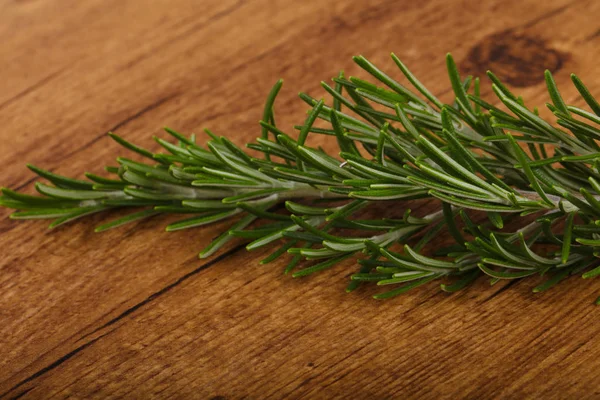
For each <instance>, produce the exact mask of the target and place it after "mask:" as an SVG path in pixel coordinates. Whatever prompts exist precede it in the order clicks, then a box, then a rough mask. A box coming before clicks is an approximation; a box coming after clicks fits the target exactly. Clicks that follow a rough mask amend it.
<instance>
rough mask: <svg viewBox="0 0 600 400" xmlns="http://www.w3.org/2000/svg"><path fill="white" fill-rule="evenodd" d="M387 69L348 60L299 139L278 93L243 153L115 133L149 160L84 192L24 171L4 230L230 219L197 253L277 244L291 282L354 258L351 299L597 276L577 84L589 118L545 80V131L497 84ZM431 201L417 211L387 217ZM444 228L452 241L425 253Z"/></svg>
mask: <svg viewBox="0 0 600 400" xmlns="http://www.w3.org/2000/svg"><path fill="white" fill-rule="evenodd" d="M392 59H393V61H394V63H395V64H396V67H397V69H394V70H393V71H391V73H390V74H388V73H386V72H383V71H382V70H380V69H378V68H377V67H376V66H375V65H373V64H372V63H371V62H369V61H368V60H367V59H366V58H364V57H355V59H354V60H355V62H356V63H357V64H358V65H359V66H360V67H361V68H362V69H363V70H364V71H365V72H366V73H367V74H368V75H369V77H370V79H369V80H363V79H359V78H354V77H350V78H346V77H344V75H343V74H342V73H340V74H339V76H337V77H336V78H334V79H333V83H332V84H327V83H322V86H323V88H324V89H325V91H326V92H327V94H328V95H327V97H328V98H330V99H331V100H330V101H327V103H326V102H325V101H324V100H317V99H314V98H312V97H310V96H309V95H307V94H304V93H302V94H300V98H301V99H302V100H303V101H305V102H306V103H308V104H309V106H310V107H311V109H310V110H309V112H308V114H307V118H306V120H305V121H304V123H303V124H302V125H300V126H297V127H295V128H296V129H297V130H298V131H299V133H297V134H294V135H290V134H287V133H284V132H283V131H282V130H281V127H278V126H276V123H275V118H274V114H273V104H274V101H275V98H276V96H277V93H278V92H279V90H280V88H281V81H279V82H277V84H276V85H275V86H274V87H273V89H272V90H271V92H270V94H269V96H268V99H267V102H266V105H265V109H264V115H263V118H262V121H260V125H261V128H262V135H261V137H259V138H258V139H257V140H256V141H255V142H254V143H251V144H248V145H247V147H248V148H250V149H252V151H251V152H250V154H249V153H248V152H246V151H244V150H242V149H241V148H239V147H237V146H236V145H234V144H233V143H232V142H231V141H230V140H228V139H227V138H224V137H219V136H215V135H214V134H212V133H211V132H208V131H207V134H208V135H209V136H210V140H209V141H208V143H207V144H206V146H201V145H199V144H197V143H196V140H195V137H194V135H192V136H189V137H188V136H184V135H182V134H180V133H178V132H176V131H174V130H172V129H166V132H167V133H168V134H170V135H171V136H172V137H174V138H175V140H176V142H175V143H172V142H169V141H166V140H163V139H160V138H156V141H157V142H158V143H159V144H160V145H161V146H162V148H163V150H164V152H162V153H152V152H150V151H148V150H146V149H144V148H142V147H138V146H136V145H134V144H132V143H129V142H128V141H126V140H125V139H123V138H121V137H119V136H117V135H114V134H111V137H112V138H113V139H114V140H116V141H117V142H119V143H120V144H121V145H123V147H125V148H127V149H129V150H131V151H133V152H135V153H138V154H139V155H141V156H143V157H144V158H145V161H144V162H138V161H133V160H130V159H127V158H118V159H117V161H118V165H116V166H109V167H106V172H107V173H108V174H110V176H109V177H104V176H98V175H94V174H89V173H88V174H86V177H87V180H79V179H71V178H68V177H64V176H59V175H56V174H54V173H52V172H49V171H46V170H43V169H40V168H37V167H34V166H29V168H30V169H31V170H33V171H34V172H35V173H36V174H38V175H39V176H40V177H42V178H45V179H46V180H47V181H49V184H46V183H41V182H37V183H36V189H37V191H38V192H39V193H40V195H39V196H31V195H27V194H22V193H18V192H15V191H12V190H10V189H6V188H4V189H2V193H3V195H2V196H1V197H0V206H4V207H8V208H13V209H16V210H17V211H16V212H14V213H13V214H12V215H11V217H12V218H14V219H37V218H48V219H54V221H53V222H52V224H51V225H50V226H51V227H56V226H59V225H61V224H64V223H67V222H71V221H73V220H76V219H78V218H80V217H83V216H86V215H90V214H94V213H99V212H104V211H107V210H110V209H114V208H130V209H132V213H130V214H128V215H127V216H125V217H122V218H119V219H116V220H113V221H110V222H108V223H106V224H104V225H101V226H99V227H98V228H97V229H96V231H104V230H107V229H111V228H115V227H118V226H121V225H123V224H126V223H129V222H133V221H138V220H141V219H144V218H149V217H152V216H155V215H157V214H164V213H174V214H182V215H184V217H183V219H181V220H180V221H178V222H175V223H172V224H170V225H168V226H167V230H168V231H175V230H180V229H188V228H194V227H198V226H201V225H206V224H210V223H213V222H217V221H223V220H226V219H227V220H231V223H230V226H229V227H228V228H227V230H225V231H224V232H223V233H222V234H221V235H220V236H219V237H218V238H217V239H215V240H214V241H213V242H212V243H211V244H210V245H209V246H208V247H207V248H206V249H204V250H203V251H202V252H201V253H200V257H209V256H211V255H212V254H214V253H215V252H216V251H218V250H219V249H220V248H221V247H223V246H224V245H225V244H226V243H227V242H229V241H230V240H232V239H235V238H241V239H243V240H245V241H247V243H248V244H247V249H248V250H254V249H258V248H261V247H263V246H267V245H271V246H273V247H274V251H273V252H272V253H271V254H270V255H269V256H267V257H266V258H265V259H264V260H262V263H269V262H272V261H274V260H276V259H279V258H282V257H287V261H288V263H287V266H286V267H285V272H286V273H292V275H293V276H294V277H302V276H306V275H309V274H312V273H314V272H317V271H321V270H325V269H328V268H331V267H332V266H334V265H336V264H338V263H341V262H342V261H343V260H346V259H348V258H352V259H353V260H354V261H353V262H352V263H350V262H346V263H344V265H352V268H354V271H355V273H354V274H353V275H352V277H351V282H350V285H349V286H348V289H347V290H348V291H352V290H354V289H355V288H357V287H358V286H359V285H360V284H362V283H375V284H377V285H380V286H382V289H384V290H382V291H381V292H380V293H379V294H377V295H376V296H375V297H376V298H378V299H384V298H388V297H392V296H395V295H398V294H401V293H404V292H406V291H408V290H410V289H413V288H416V287H418V286H421V285H424V284H426V283H428V282H430V281H433V280H439V281H441V282H443V283H442V284H441V288H442V290H445V291H448V292H453V291H456V290H459V289H461V288H463V287H465V286H467V285H468V284H469V283H471V282H473V281H474V280H475V279H477V278H478V277H479V276H482V275H487V276H488V277H490V278H491V281H492V283H495V282H497V281H499V280H501V279H522V278H525V277H535V276H543V277H544V278H542V279H540V278H535V279H539V280H540V284H539V286H537V287H536V288H535V289H534V291H536V292H540V291H544V290H547V289H549V288H551V287H552V286H554V285H555V284H557V283H558V282H560V281H561V280H562V279H564V278H566V277H568V276H570V275H575V274H578V275H582V276H583V277H584V278H591V277H594V276H596V275H600V266H599V265H600V262H599V261H600V260H599V257H600V146H599V144H598V142H597V140H598V139H600V104H599V103H598V102H597V101H596V100H595V99H594V98H593V97H592V96H591V94H590V93H589V91H588V90H587V89H586V87H585V86H584V85H583V83H582V82H581V80H580V79H579V78H577V77H576V76H575V75H572V81H573V84H574V85H575V88H576V89H577V91H578V92H579V93H580V94H581V97H582V99H583V101H585V103H587V105H588V106H589V109H590V110H591V111H588V110H584V109H582V108H579V107H575V106H571V105H567V104H565V102H564V101H563V98H562V97H561V95H560V93H559V91H558V89H557V87H556V84H555V82H554V79H553V78H552V75H551V74H550V72H549V71H546V75H545V77H546V84H547V87H548V92H549V95H550V99H551V101H552V103H550V104H548V105H547V106H548V108H549V109H550V111H551V112H552V113H553V114H554V116H555V117H556V124H555V125H553V124H550V123H548V122H546V121H545V120H543V119H542V118H540V117H539V115H538V112H537V109H535V108H533V109H530V108H529V107H528V106H527V105H526V104H525V102H524V101H523V99H522V98H521V97H519V96H517V95H515V94H513V93H512V92H511V91H510V90H509V89H508V88H507V87H506V86H505V85H503V84H502V82H500V80H499V79H498V78H497V77H496V76H495V75H494V74H492V73H488V78H489V79H490V81H491V84H492V88H493V91H494V93H495V95H496V96H497V100H499V101H494V103H495V104H498V105H499V106H498V107H497V106H494V105H492V104H491V103H489V102H487V101H485V100H483V99H482V98H481V97H480V81H479V79H478V78H475V79H472V78H471V77H466V78H461V76H460V75H459V73H458V71H457V68H456V65H455V63H454V61H453V59H452V57H451V56H450V55H448V56H447V67H448V73H449V77H450V84H451V85H452V89H453V91H454V101H453V102H452V103H451V104H444V103H442V102H441V101H440V100H439V99H438V98H436V96H434V95H433V94H432V93H431V92H430V91H429V90H427V89H426V88H425V86H423V85H422V84H421V82H420V81H419V80H417V78H416V77H415V76H414V75H413V74H412V73H411V72H410V71H409V70H408V69H407V68H406V66H405V65H404V64H403V63H402V62H401V61H400V60H399V59H398V58H397V57H396V56H395V55H393V54H392ZM392 75H395V76H401V75H403V80H404V81H406V82H407V83H405V84H402V83H400V82H399V81H397V80H396V79H395V78H392ZM309 135H329V136H332V137H333V140H336V141H337V145H338V148H339V151H336V152H335V153H334V154H328V153H326V152H325V151H324V150H323V149H321V148H313V147H310V146H308V145H307V144H306V139H307V137H308V136H309ZM258 153H260V154H262V156H261V157H255V156H256V155H257V154H258ZM427 199H429V200H430V201H431V205H430V206H428V207H426V208H427V209H429V210H432V211H431V212H430V213H429V214H427V215H419V216H416V215H413V214H411V212H410V210H409V209H406V210H405V213H404V215H403V216H402V215H396V216H394V215H391V214H389V212H390V210H394V209H398V208H402V207H403V202H407V201H409V200H410V201H411V204H413V203H415V201H417V200H418V201H427ZM383 202H385V203H388V204H383V206H382V203H383ZM390 203H391V204H392V205H393V206H391V207H390ZM369 207H371V208H372V209H373V210H374V211H373V212H371V214H369V213H368V212H365V209H366V208H369ZM284 208H285V210H284ZM365 215H371V216H372V215H375V216H376V217H375V218H374V217H371V218H366V217H365ZM444 232H446V234H447V236H448V237H449V238H451V243H450V244H449V245H448V246H446V247H444V248H440V246H439V241H437V243H436V244H435V246H433V245H432V239H434V238H438V237H439V235H442V234H444ZM407 243H411V245H408V244H407ZM599 300H600V299H599ZM598 302H599V301H597V303H598Z"/></svg>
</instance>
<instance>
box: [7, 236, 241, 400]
mask: <svg viewBox="0 0 600 400" xmlns="http://www.w3.org/2000/svg"><path fill="white" fill-rule="evenodd" d="M245 247H246V245H245V244H240V245H238V246H236V247H234V248H232V249H230V250H228V251H226V252H225V253H223V254H221V255H220V256H218V257H216V258H214V259H212V260H210V261H209V262H207V263H204V264H202V265H201V266H199V267H198V268H196V269H194V270H192V271H190V272H188V273H187V274H185V275H183V276H182V277H180V278H179V279H177V280H176V281H175V282H173V283H171V284H169V285H167V286H165V287H163V288H162V289H160V290H159V291H157V292H154V293H152V294H151V295H150V296H148V297H147V298H146V299H144V300H142V301H141V302H139V303H137V304H135V305H133V306H131V307H129V308H128V309H127V310H125V311H123V312H122V313H121V314H119V315H118V316H116V317H115V318H113V319H111V320H110V321H108V322H107V323H105V324H104V325H102V326H100V327H99V328H96V329H95V330H93V331H92V332H90V333H88V334H86V335H84V336H82V337H80V338H79V339H78V340H77V341H81V340H82V339H84V338H86V337H89V336H90V335H93V334H94V333H96V332H98V331H100V330H102V329H105V328H107V327H109V326H111V325H113V324H115V323H116V322H118V321H119V320H121V319H123V318H125V317H126V316H128V315H130V314H132V313H133V312H135V311H136V310H138V309H140V308H142V307H144V306H145V305H147V304H149V303H151V302H153V301H154V300H156V299H157V298H159V297H160V296H162V295H163V294H165V293H167V292H169V291H170V290H171V289H173V288H175V287H177V286H178V285H180V284H181V283H183V282H185V281H186V280H188V279H189V278H191V277H193V276H194V275H197V274H198V273H200V272H201V271H203V270H205V269H207V268H209V267H211V266H213V265H215V264H217V263H219V262H220V261H223V260H224V259H225V258H227V257H229V256H231V255H233V254H235V253H237V252H238V251H240V250H242V249H244V248H245ZM117 329H118V327H115V328H114V329H112V330H110V331H108V332H106V333H104V334H102V335H100V336H98V337H97V338H94V339H92V340H89V341H87V342H85V343H84V344H82V345H81V346H79V347H77V348H75V349H74V350H72V351H70V352H69V353H67V354H65V355H64V356H62V357H60V358H59V359H58V360H56V361H54V362H53V363H51V364H49V365H47V366H46V367H44V368H42V369H40V370H39V371H37V372H35V373H34V374H32V375H30V376H29V377H27V378H25V379H23V380H22V381H20V382H19V383H17V384H16V385H15V386H13V387H12V388H10V389H9V390H7V391H6V392H4V393H2V394H0V398H2V397H5V396H7V395H8V394H9V393H11V392H13V391H14V390H16V389H18V388H19V387H21V386H23V385H25V384H26V383H28V382H31V381H33V380H34V379H36V378H39V377H40V376H42V375H44V374H45V373H46V372H49V371H51V370H53V369H55V368H56V367H58V366H59V365H61V364H62V363H64V362H65V361H68V360H69V359H71V358H72V357H73V356H75V355H77V353H79V352H80V351H82V350H85V349H86V348H88V347H90V346H91V345H92V344H94V343H96V342H97V341H98V340H100V339H102V338H103V337H105V336H107V335H109V334H110V333H112V332H114V331H115V330H117ZM23 394H25V393H21V394H19V395H18V396H21V395H23Z"/></svg>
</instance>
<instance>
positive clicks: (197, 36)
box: [0, 0, 600, 399]
mask: <svg viewBox="0 0 600 400" xmlns="http://www.w3.org/2000/svg"><path fill="white" fill-rule="evenodd" d="M598 18H600V3H598V2H596V1H593V0H589V1H564V0H552V1H545V2H539V1H533V0H519V1H517V0H505V1H499V0H494V1H485V2H483V1H482V2H473V1H441V0H422V1H418V2H415V1H405V0H403V1H395V2H392V1H389V2H387V1H380V0H376V1H369V2H366V1H365V2H326V1H313V0H309V1H302V2H291V1H279V0H277V1H275V0H271V1H245V0H220V1H214V0H203V1H202V2H200V1H193V0H153V1H149V2H143V1H135V0H127V1H126V0H87V1H77V0H63V1H41V0H28V1H24V0H21V1H17V0H4V1H0V37H2V40H1V41H0V55H1V59H2V61H3V62H2V63H1V64H0V76H1V77H2V79H0V121H2V127H3V129H2V130H1V131H0V139H1V140H0V160H1V161H2V166H3V167H2V169H0V182H2V184H3V185H5V186H8V187H11V188H23V190H26V191H32V181H31V179H30V178H31V177H32V175H31V173H29V172H28V170H27V169H26V168H25V166H24V164H25V162H31V163H34V164H36V165H39V166H42V167H45V168H48V169H51V170H53V171H56V172H59V173H66V174H69V175H72V176H81V175H82V173H83V172H84V171H91V172H100V171H101V166H102V165H105V164H107V163H111V162H112V161H113V160H114V158H115V156H116V155H117V154H122V152H121V153H119V151H120V150H119V149H118V146H117V145H116V144H114V143H112V142H111V141H110V140H109V139H108V138H107V137H106V135H105V133H106V132H107V131H110V130H112V131H116V132H118V133H119V134H121V135H123V136H124V137H126V138H127V139H131V140H134V141H137V142H139V143H144V144H146V145H148V146H152V143H151V139H150V136H151V135H153V134H159V132H160V127H161V126H163V125H164V124H167V125H169V126H172V127H174V128H177V129H178V130H180V131H184V132H194V131H195V132H199V131H200V130H201V129H202V128H204V127H210V128H212V129H213V130H215V131H216V132H217V133H219V134H225V135H227V136H228V137H229V138H231V139H232V140H234V141H235V142H236V143H239V144H242V143H244V142H246V141H248V140H251V139H252V138H254V137H255V136H256V135H257V134H258V132H259V130H258V127H257V124H256V121H257V120H258V119H259V118H260V116H261V112H262V104H263V100H264V98H265V95H266V93H267V92H268V90H269V88H270V86H271V85H272V84H273V83H274V82H275V80H276V79H277V78H279V77H283V78H285V80H286V84H285V86H284V90H283V91H282V94H281V96H280V98H279V100H278V104H277V109H278V111H279V114H280V117H279V121H280V123H281V124H282V125H283V126H291V125H292V124H293V123H297V122H299V121H302V119H303V113H304V111H305V109H306V107H305V106H304V105H303V104H302V102H301V101H299V100H298V99H297V98H296V93H297V92H298V91H299V90H304V91H307V92H309V93H311V94H313V95H314V96H321V95H322V93H323V92H322V91H321V90H320V89H319V81H321V80H327V79H329V78H330V77H332V76H334V75H335V74H336V73H337V71H338V70H339V69H340V68H344V69H345V70H346V72H347V73H348V74H352V73H356V72H357V68H356V67H355V66H354V65H353V64H352V62H351V56H352V55H355V54H359V53H362V54H364V55H366V56H368V57H369V58H370V59H371V60H373V61H374V62H376V63H377V64H379V65H381V66H382V67H384V68H386V69H387V70H389V71H394V69H393V68H394V67H393V64H392V63H391V61H390V60H389V53H390V52H391V51H394V52H396V54H398V55H399V56H400V57H401V58H402V59H403V60H404V61H405V62H406V63H407V64H408V65H409V67H411V69H412V70H413V72H414V73H415V74H417V76H419V77H420V78H421V79H422V80H423V81H424V82H426V83H427V84H428V85H429V87H430V88H431V89H432V91H433V92H434V93H436V94H439V95H441V96H442V97H443V98H446V99H447V98H448V88H449V83H448V80H447V77H446V75H445V72H444V59H443V57H444V54H445V53H446V52H447V51H452V52H453V54H454V55H455V57H456V58H457V60H459V61H460V66H461V68H462V70H463V71H464V72H469V73H475V74H478V75H480V76H482V75H483V74H484V72H485V70H486V69H487V68H490V67H491V68H492V69H494V70H495V71H496V72H498V74H499V75H500V76H501V77H504V78H506V79H508V80H509V81H510V83H511V85H512V86H513V87H514V88H515V89H516V90H518V91H519V92H520V93H522V94H523V95H524V96H525V98H526V99H527V101H528V104H530V105H533V104H535V105H540V106H542V105H543V104H544V103H545V102H546V101H547V96H546V94H545V89H544V85H543V75H542V72H543V69H544V68H550V69H552V70H553V71H554V72H555V76H556V79H557V81H558V83H559V85H562V87H563V92H564V95H565V97H566V99H567V100H569V101H574V99H575V94H576V92H575V90H574V89H573V88H572V87H571V86H570V85H568V81H569V79H568V76H569V73H570V72H577V73H578V74H580V75H581V76H582V77H583V78H584V79H585V80H586V82H587V83H589V86H590V89H591V90H592V92H593V93H596V94H597V95H598V94H600V80H599V79H598V78H597V77H596V75H597V61H596V53H597V49H598V46H599V45H600V35H599V34H598V32H599V30H598V28H599V27H598V22H597V21H598ZM396 74H397V73H396ZM397 75H399V74H397ZM486 90H487V93H489V88H487V89H486ZM444 96H445V97H444ZM324 145H325V146H326V147H327V146H328V144H327V143H324ZM8 214H9V212H8V211H7V210H0V233H1V236H0V240H1V247H0V249H1V250H0V251H1V255H2V257H0V397H3V398H14V397H20V396H24V398H67V397H74V398H111V397H125V398H149V397H156V398H168V397H173V398H202V399H207V398H213V399H225V398H227V399H237V398H285V397H287V398H358V399H362V398H473V399H483V398H527V397H528V398H533V397H536V398H540V397H545V398H565V399H567V398H600V385H599V383H598V379H597V377H598V372H597V371H598V369H599V367H600V350H599V348H600V347H597V346H598V344H599V341H598V340H599V339H598V330H599V328H600V323H599V322H598V316H599V314H600V311H599V309H598V308H595V307H593V306H592V305H591V302H592V300H593V299H595V292H596V290H595V289H597V284H595V283H594V282H589V281H583V280H581V279H576V278H575V279H570V280H569V281H567V282H566V283H564V284H562V285H561V286H560V287H558V288H556V289H553V290H552V291H550V292H548V293H545V294H542V295H533V294H532V293H531V289H532V287H534V286H535V284H536V283H537V282H536V281H535V280H532V281H523V282H518V283H516V284H513V285H506V284H501V285H497V286H494V287H489V285H488V283H487V282H486V281H484V280H482V281H480V282H478V283H477V284H476V285H475V286H474V287H472V288H470V289H468V290H465V291H462V292H460V293H457V294H454V295H447V294H445V293H442V292H440V291H439V290H438V289H437V287H436V286H435V285H430V286H428V287H426V288H423V289H421V290H417V291H414V292H412V293H409V294H407V295H404V296H401V297H398V298H395V299H392V300H389V301H385V302H380V301H375V300H373V299H372V298H371V295H372V294H373V292H372V291H370V290H359V291H358V292H356V293H353V294H351V295H347V294H346V293H345V292H344V290H343V289H344V288H345V286H346V284H347V276H348V274H349V273H351V272H352V271H354V268H355V267H354V266H352V265H349V264H346V265H344V266H340V267H337V268H334V269H333V270H332V271H330V272H327V273H323V274H321V275H318V276H315V277H311V278H308V279H301V280H294V279H292V278H290V277H287V276H283V275H282V274H281V272H282V271H281V265H268V266H261V265H259V264H258V263H257V260H259V259H260V257H261V256H264V254H265V253H264V252H257V253H251V254H249V253H246V252H245V251H244V250H243V248H242V247H240V246H239V244H236V243H234V244H232V245H231V246H229V247H228V248H226V249H224V251H223V252H222V253H221V255H218V256H215V257H213V258H212V259H209V260H198V259H197V257H196V254H197V251H198V250H199V249H201V248H202V247H203V246H204V245H206V244H207V243H208V242H209V241H210V239H211V238H212V237H214V236H215V235H216V234H217V232H218V231H219V229H220V228H222V226H215V227H210V228H206V229H201V230H195V231H190V232H177V233H169V234H167V233H165V232H161V230H160V229H157V225H159V224H160V225H164V224H165V222H166V220H167V219H166V218H165V219H160V218H159V219H155V220H152V221H148V222H144V223H141V224H138V225H136V226H133V227H128V228H124V229H120V230H115V231H110V232H107V233H105V234H102V235H98V234H94V233H93V231H92V229H91V226H90V223H89V222H95V223H97V222H99V220H100V219H99V218H92V219H91V221H88V223H86V222H80V223H75V224H72V225H70V226H65V227H63V228H60V229H58V230H55V231H48V230H47V229H46V224H45V223H43V222H39V223H37V222H27V223H23V222H21V223H18V222H15V221H11V220H8V219H7V218H6V217H7V216H8Z"/></svg>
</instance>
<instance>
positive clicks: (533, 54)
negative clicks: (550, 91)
mask: <svg viewBox="0 0 600 400" xmlns="http://www.w3.org/2000/svg"><path fill="white" fill-rule="evenodd" d="M568 58H569V55H568V54H565V53H563V52H560V51H558V50H555V49H553V48H552V47H551V46H550V45H549V44H548V42H547V41H546V40H544V39H542V38H541V37H537V36H531V35H528V34H526V33H517V32H514V31H511V30H509V31H504V32H500V33H495V34H492V35H489V36H486V37H485V38H484V39H483V40H481V41H480V42H479V43H478V44H477V45H475V46H474V47H473V48H472V49H471V50H470V51H469V54H468V55H467V57H466V59H465V60H464V61H463V62H462V63H461V67H462V70H463V71H464V72H465V73H468V74H471V75H474V76H484V75H485V73H486V71H488V70H490V71H492V72H493V73H494V74H496V75H497V76H498V77H499V78H500V79H501V80H503V81H504V82H506V83H508V84H509V85H511V86H515V87H527V86H533V85H537V84H538V83H540V82H543V81H544V70H546V69H548V70H550V71H551V72H552V73H555V72H558V71H559V70H560V69H561V68H562V67H563V65H564V64H565V62H566V61H567V60H568Z"/></svg>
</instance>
